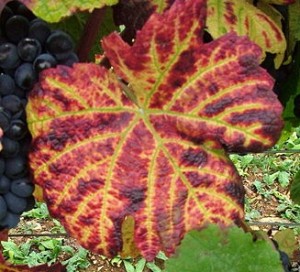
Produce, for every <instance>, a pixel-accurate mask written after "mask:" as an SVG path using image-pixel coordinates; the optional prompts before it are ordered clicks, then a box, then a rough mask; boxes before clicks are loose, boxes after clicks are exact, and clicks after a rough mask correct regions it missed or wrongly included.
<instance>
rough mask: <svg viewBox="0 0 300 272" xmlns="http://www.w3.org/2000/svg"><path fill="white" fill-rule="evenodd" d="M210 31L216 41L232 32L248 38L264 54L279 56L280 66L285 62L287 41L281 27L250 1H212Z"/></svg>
mask: <svg viewBox="0 0 300 272" xmlns="http://www.w3.org/2000/svg"><path fill="white" fill-rule="evenodd" d="M207 28H208V32H209V33H210V34H211V35H212V37H213V38H214V39H215V38H218V37H220V36H222V35H224V34H225V33H227V32H229V31H235V32H236V33H238V34H239V35H247V36H248V37H249V38H250V39H251V40H252V41H253V42H255V43H257V44H258V45H259V46H260V47H261V48H262V49H263V51H265V52H269V53H273V54H276V58H275V60H274V62H275V66H276V67H279V66H280V65H281V63H282V61H283V59H284V52H285V50H286V40H285V37H284V34H283V32H282V31H281V29H280V27H279V26H278V25H277V24H276V23H275V22H274V21H273V20H272V19H271V18H270V17H268V16H267V15H266V14H265V13H264V12H262V11H260V10H259V9H257V8H256V7H255V6H253V5H251V4H249V3H248V2H247V1H246V0H230V1H223V0H208V17H207Z"/></svg>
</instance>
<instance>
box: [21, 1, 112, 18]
mask: <svg viewBox="0 0 300 272" xmlns="http://www.w3.org/2000/svg"><path fill="white" fill-rule="evenodd" d="M20 2H22V3H23V4H24V5H26V6H27V7H28V8H29V9H31V10H32V12H33V13H34V14H35V15H36V16H37V17H40V18H42V19H44V20H45V21H47V22H50V23H55V22H58V21H60V20H61V19H62V18H64V17H67V16H70V15H71V14H73V13H75V12H76V11H89V12H91V11H92V10H93V9H95V8H102V7H104V6H105V5H108V6H112V5H115V4H117V3H118V0H85V1H80V0H74V1H68V0H55V1H48V0H20Z"/></svg>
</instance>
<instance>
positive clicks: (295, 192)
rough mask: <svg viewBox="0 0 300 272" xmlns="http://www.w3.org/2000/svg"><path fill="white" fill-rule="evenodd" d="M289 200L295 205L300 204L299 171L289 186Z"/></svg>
mask: <svg viewBox="0 0 300 272" xmlns="http://www.w3.org/2000/svg"><path fill="white" fill-rule="evenodd" d="M291 199H292V200H293V201H294V202H295V203H296V204H300V171H298V173H297V174H296V175H295V177H294V180H293V182H292V185H291Z"/></svg>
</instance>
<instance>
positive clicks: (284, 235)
mask: <svg viewBox="0 0 300 272" xmlns="http://www.w3.org/2000/svg"><path fill="white" fill-rule="evenodd" d="M274 240H275V241H277V243H278V245H279V249H280V250H282V251H284V252H285V253H286V254H287V255H289V257H290V258H292V257H293V255H294V252H295V251H296V250H297V249H298V242H297V240H296V237H295V233H294V231H293V230H292V229H284V230H280V231H278V232H276V234H275V235H274Z"/></svg>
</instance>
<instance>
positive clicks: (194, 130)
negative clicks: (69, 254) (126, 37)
mask: <svg viewBox="0 0 300 272" xmlns="http://www.w3.org/2000/svg"><path fill="white" fill-rule="evenodd" d="M205 15H206V6H205V1H203V0H196V1H176V2H175V3H174V5H173V6H172V7H171V9H169V10H168V11H167V12H165V13H164V14H163V15H159V14H153V15H152V16H151V17H150V19H149V20H148V21H147V23H146V25H145V26H144V28H143V29H142V30H141V31H140V32H139V33H138V35H137V39H136V42H135V43H134V45H133V46H132V47H131V46H129V45H128V44H126V43H125V42H123V40H122V39H121V37H120V36H119V35H117V34H111V35H110V36H108V37H107V38H106V39H105V40H104V42H103V47H104V49H105V51H106V54H107V56H108V58H109V60H110V62H111V63H112V64H113V66H114V69H115V72H116V73H117V75H118V76H120V77H121V78H123V80H125V81H127V82H128V83H129V88H127V87H125V86H123V88H124V89H123V91H125V92H122V90H121V87H120V86H122V85H124V84H123V83H122V84H120V82H119V81H118V80H117V77H116V76H115V75H114V74H113V73H112V72H108V71H107V70H106V69H104V68H102V67H99V66H96V65H94V64H77V65H75V66H74V67H73V68H68V67H62V66H61V67H58V68H56V69H50V70H47V71H46V72H45V73H43V75H42V77H41V82H40V85H39V86H37V87H36V89H35V90H33V92H32V93H31V95H30V98H29V104H28V107H27V115H28V123H29V128H30V131H31V132H32V135H33V147H32V151H31V153H30V166H31V169H32V171H33V175H34V179H35V182H36V183H37V184H38V185H40V186H42V187H43V190H44V194H45V199H46V201H47V203H48V206H49V210H50V212H51V213H52V215H53V216H55V217H58V218H59V219H60V220H61V222H62V223H63V225H64V226H65V227H66V229H67V230H68V232H69V233H70V234H71V235H72V236H74V237H75V238H77V239H78V240H79V242H80V243H81V244H82V245H83V246H84V247H87V248H89V249H91V250H93V251H95V252H99V253H101V254H105V255H108V256H113V255H115V254H117V253H118V252H120V251H121V250H122V234H121V233H122V231H121V229H122V225H123V222H124V220H125V218H128V217H132V218H133V219H134V227H135V231H134V240H135V243H136V246H137V248H138V249H139V250H140V251H141V253H142V254H143V255H144V256H145V257H146V258H147V259H149V260H151V259H153V258H154V257H155V255H156V254H157V252H158V251H159V250H163V251H165V252H166V253H167V254H171V253H172V252H174V250H175V246H176V245H177V244H178V243H179V242H180V240H181V239H182V237H183V235H184V234H185V233H186V232H187V231H189V230H191V229H194V228H202V227H204V226H206V224H208V223H210V222H214V223H218V224H221V225H229V224H232V223H233V222H236V221H239V220H240V219H241V218H242V217H243V187H242V185H241V182H240V178H239V177H238V175H237V172H236V170H235V168H234V166H233V165H232V163H231V162H230V160H229V158H228V157H227V155H226V153H225V152H224V151H223V148H222V147H224V148H225V149H226V150H234V151H245V150H252V151H259V150H263V149H265V148H268V147H270V146H271V145H273V144H274V143H275V141H276V140H277V139H278V137H279V134H280V130H281V127H282V122H281V118H280V114H281V106H280V104H279V102H278V101H277V99H276V96H275V95H274V94H273V92H272V91H271V90H272V86H273V80H272V79H271V77H270V76H269V75H268V74H267V73H266V72H265V71H264V70H263V69H261V68H259V66H258V60H259V57H260V54H261V50H260V49H259V47H258V46H257V45H255V44H253V43H251V42H250V41H249V40H248V39H247V38H245V37H243V38H240V37H237V36H236V35H234V34H232V33H231V34H228V35H226V36H224V37H222V38H220V39H218V40H216V41H214V42H212V43H210V44H204V43H203V42H202V33H203V27H204V25H205ZM124 93H126V95H125V94H124Z"/></svg>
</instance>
